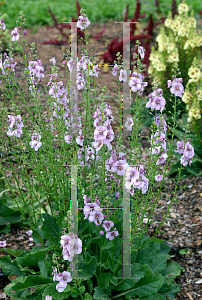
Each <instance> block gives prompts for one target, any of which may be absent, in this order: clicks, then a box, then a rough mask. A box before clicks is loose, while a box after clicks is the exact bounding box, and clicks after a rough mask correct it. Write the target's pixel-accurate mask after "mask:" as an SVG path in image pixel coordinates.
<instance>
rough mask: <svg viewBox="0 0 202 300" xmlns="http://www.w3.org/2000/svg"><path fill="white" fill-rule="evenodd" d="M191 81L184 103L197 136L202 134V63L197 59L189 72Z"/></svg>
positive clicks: (189, 121)
mask: <svg viewBox="0 0 202 300" xmlns="http://www.w3.org/2000/svg"><path fill="white" fill-rule="evenodd" d="M188 76H189V80H188V82H187V85H186V87H185V93H184V95H183V97H182V101H183V102H184V103H185V104H186V110H187V112H188V118H187V121H188V123H190V125H191V129H192V131H193V132H195V134H196V135H197V136H199V137H200V138H202V134H201V125H202V124H201V111H202V63H201V59H199V58H198V59H197V58H196V57H195V58H194V60H193V63H192V65H191V67H190V68H189V70H188Z"/></svg>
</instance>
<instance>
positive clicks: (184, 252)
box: [179, 248, 190, 255]
mask: <svg viewBox="0 0 202 300" xmlns="http://www.w3.org/2000/svg"><path fill="white" fill-rule="evenodd" d="M189 253H190V252H189V250H188V248H185V249H180V250H179V254H181V255H185V254H189Z"/></svg>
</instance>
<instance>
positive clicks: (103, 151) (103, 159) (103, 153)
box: [102, 144, 105, 202]
mask: <svg viewBox="0 0 202 300" xmlns="http://www.w3.org/2000/svg"><path fill="white" fill-rule="evenodd" d="M102 166H103V178H102V199H103V202H104V199H105V145H104V144H103V146H102Z"/></svg>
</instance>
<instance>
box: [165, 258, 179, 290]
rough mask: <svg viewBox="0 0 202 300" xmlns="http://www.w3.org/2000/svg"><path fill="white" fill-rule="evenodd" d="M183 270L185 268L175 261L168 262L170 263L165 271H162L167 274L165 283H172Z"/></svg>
mask: <svg viewBox="0 0 202 300" xmlns="http://www.w3.org/2000/svg"><path fill="white" fill-rule="evenodd" d="M181 271H184V269H183V268H182V267H181V266H180V264H178V263H177V262H175V261H170V262H168V265H167V267H166V269H165V270H164V272H163V273H162V275H163V276H165V283H167V284H171V283H172V282H173V280H174V279H175V278H176V277H177V276H179V275H180V274H181Z"/></svg>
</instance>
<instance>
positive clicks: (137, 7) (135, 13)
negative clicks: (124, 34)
mask: <svg viewBox="0 0 202 300" xmlns="http://www.w3.org/2000/svg"><path fill="white" fill-rule="evenodd" d="M140 8H141V3H140V1H139V0H137V3H136V9H135V12H134V17H133V18H132V19H131V22H138V19H139V18H145V16H146V13H145V14H144V15H140ZM135 29H136V25H135V23H132V24H131V35H133V34H134V31H135Z"/></svg>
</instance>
